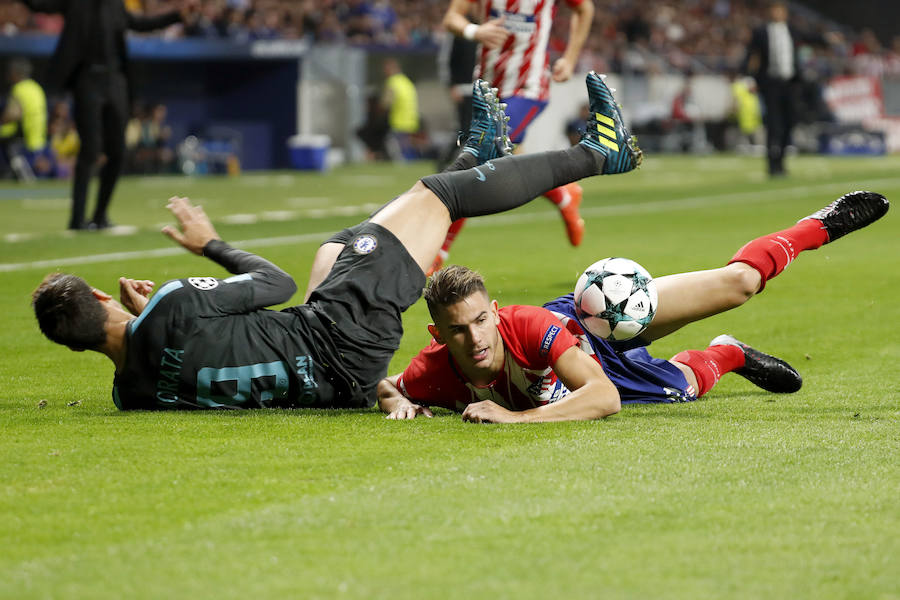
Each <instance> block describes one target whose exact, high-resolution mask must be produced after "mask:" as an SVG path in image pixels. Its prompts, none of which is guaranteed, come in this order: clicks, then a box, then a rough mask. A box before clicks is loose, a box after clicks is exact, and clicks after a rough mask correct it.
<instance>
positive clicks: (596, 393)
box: [462, 346, 622, 423]
mask: <svg viewBox="0 0 900 600" xmlns="http://www.w3.org/2000/svg"><path fill="white" fill-rule="evenodd" d="M553 370H554V371H555V372H556V375H557V376H558V377H559V379H560V381H562V383H563V384H564V385H565V386H566V387H567V388H568V389H569V390H571V391H570V393H569V394H568V395H567V396H566V397H565V398H563V399H562V400H559V401H557V402H553V403H551V404H547V405H544V406H539V407H537V408H530V409H528V410H523V411H510V410H507V409H505V408H503V407H501V406H499V405H498V404H496V403H494V402H491V401H490V400H485V401H483V402H476V403H474V404H470V405H469V406H467V407H466V409H465V410H464V411H463V414H462V418H463V420H464V421H471V422H474V423H543V422H549V421H589V420H593V419H602V418H604V417H608V416H609V415H614V414H616V413H617V412H619V410H620V409H621V408H622V404H621V402H620V400H619V392H618V391H617V390H616V386H614V385H613V383H612V382H611V381H610V380H609V378H608V377H607V376H606V374H605V373H604V372H603V368H602V367H601V366H600V364H599V363H597V361H595V360H594V359H592V358H591V357H590V356H588V355H587V354H585V353H584V352H582V351H581V350H580V349H579V348H577V347H575V346H573V347H571V348H569V349H568V350H566V351H565V352H563V353H562V355H560V357H559V360H557V361H556V363H555V364H554V365H553Z"/></svg>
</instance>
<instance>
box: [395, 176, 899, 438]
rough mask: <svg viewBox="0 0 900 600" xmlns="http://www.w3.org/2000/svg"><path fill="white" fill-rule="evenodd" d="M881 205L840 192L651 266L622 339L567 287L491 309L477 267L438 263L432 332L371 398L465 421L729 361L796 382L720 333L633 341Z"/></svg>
mask: <svg viewBox="0 0 900 600" xmlns="http://www.w3.org/2000/svg"><path fill="white" fill-rule="evenodd" d="M888 208H889V203H888V201H887V199H886V198H884V196H882V195H880V194H876V193H873V192H852V193H849V194H845V195H844V196H841V197H840V198H838V199H837V200H836V201H834V202H832V203H831V204H829V205H828V206H826V207H824V208H823V209H821V210H819V211H817V212H815V213H813V214H812V215H810V216H809V217H806V218H804V219H801V220H800V221H799V222H798V223H797V224H795V225H793V226H792V227H789V228H788V229H784V230H782V231H777V232H775V233H771V234H769V235H765V236H762V237H759V238H756V239H754V240H752V241H750V242H749V243H747V244H746V245H744V246H743V247H742V248H741V249H740V250H738V252H737V253H736V254H735V255H734V256H733V257H732V259H731V260H730V261H729V263H728V264H727V265H726V266H724V267H720V268H718V269H711V270H707V271H694V272H690V273H681V274H676V275H668V276H665V277H660V278H658V279H657V280H656V282H657V290H658V292H659V307H658V309H657V313H656V316H655V318H654V320H653V322H652V323H651V324H650V326H649V327H648V328H647V330H646V331H645V332H644V333H643V334H642V335H641V336H640V338H636V339H635V340H629V341H627V342H609V341H607V340H603V339H600V338H597V337H594V336H591V335H590V334H588V333H586V331H585V330H584V328H582V326H581V325H580V324H579V322H578V318H579V316H578V314H577V311H576V310H575V306H574V302H573V299H572V295H571V294H568V295H567V296H562V297H560V298H557V299H555V300H553V301H551V302H549V303H547V304H546V305H545V307H546V308H537V307H527V306H513V307H506V308H503V309H500V308H498V306H497V303H496V301H491V300H490V298H489V296H488V295H487V291H486V289H485V287H484V282H483V280H482V279H481V277H480V276H479V275H478V274H477V273H475V272H473V271H470V270H469V269H466V268H465V267H459V266H451V267H447V268H446V269H442V270H440V271H438V272H437V273H436V274H435V275H434V276H433V277H432V280H431V283H430V285H429V287H428V289H427V290H426V291H425V299H426V301H427V303H428V309H429V312H430V313H431V316H432V318H433V319H434V323H433V324H431V325H429V327H428V330H429V332H430V333H431V334H432V336H433V337H434V341H433V342H432V343H431V345H429V346H428V347H427V348H425V349H424V350H422V351H421V352H420V353H419V354H418V355H417V356H416V357H415V358H414V359H413V360H412V362H411V363H410V365H409V366H408V367H407V368H406V369H405V370H404V371H403V372H402V373H401V374H400V375H395V376H393V377H388V378H385V379H383V380H382V381H381V382H380V383H379V384H378V388H377V392H378V402H379V406H380V407H381V409H382V410H383V411H384V412H387V413H389V415H388V416H389V418H394V419H410V418H414V417H415V416H417V415H419V414H424V415H427V416H431V412H430V410H429V409H428V408H427V407H428V406H441V407H444V408H449V409H451V410H457V411H460V412H462V416H463V419H465V420H468V421H475V422H493V423H497V422H500V423H515V422H535V421H559V420H576V419H597V418H602V417H605V416H607V415H610V414H614V413H616V412H618V410H619V407H620V406H621V404H623V403H647V402H684V401H690V400H695V399H696V398H699V397H701V396H703V395H704V394H705V393H706V392H708V391H709V390H710V389H712V388H713V386H715V384H716V383H717V382H718V381H719V379H720V378H721V377H722V376H723V375H725V374H726V373H729V372H735V373H737V374H739V375H741V376H743V377H745V378H746V379H748V380H750V381H751V382H752V383H754V384H755V385H757V386H759V387H761V388H763V389H764V390H767V391H770V392H782V393H784V392H795V391H797V390H799V389H800V385H801V383H802V380H801V378H800V375H799V374H798V373H797V372H796V371H795V370H794V369H793V368H791V366H790V365H788V364H787V363H786V362H784V361H782V360H780V359H777V358H775V357H773V356H769V355H767V354H764V353H762V352H760V351H759V350H756V349H754V348H751V347H750V346H747V345H746V344H744V343H742V342H739V341H738V340H736V339H735V338H733V337H731V336H729V335H722V336H718V337H717V338H715V339H714V340H713V341H712V342H710V344H709V347H707V348H706V349H705V350H685V351H683V352H680V353H678V354H677V355H675V356H674V357H672V358H671V359H670V360H663V359H658V358H653V357H652V356H650V355H649V354H648V353H647V350H646V348H644V346H645V345H647V344H649V343H650V342H651V341H653V340H657V339H659V338H662V337H664V336H666V335H668V334H670V333H672V332H673V331H676V330H677V329H679V328H681V327H683V326H684V325H687V324H688V323H691V322H693V321H697V320H700V319H703V318H706V317H709V316H712V315H714V314H718V313H721V312H724V311H727V310H730V309H732V308H736V307H737V306H740V305H742V304H743V303H745V302H746V301H747V300H749V299H750V298H752V297H753V296H754V295H755V294H757V293H759V292H761V291H762V290H763V289H764V288H765V285H766V283H767V281H768V280H770V279H772V278H773V277H775V276H777V275H778V274H779V273H781V272H782V271H783V270H784V269H785V268H786V267H787V266H788V265H789V264H790V263H791V262H792V261H793V260H794V259H795V258H796V257H797V255H798V254H799V253H800V252H803V251H806V250H815V249H816V248H819V247H821V246H822V245H824V244H828V243H830V242H833V241H835V240H837V239H838V238H840V237H842V236H844V235H846V234H848V233H850V232H852V231H856V230H857V229H860V228H862V227H865V226H867V225H869V224H871V223H873V222H874V221H876V220H878V219H879V218H881V217H882V216H884V214H886V213H887V211H888ZM547 309H549V311H548V310H547ZM550 311H553V312H552V313H551V312H550ZM556 317H560V318H561V319H562V322H560V321H559V320H557V318H556ZM563 323H565V325H563ZM585 358H588V360H587V361H585V360H584V359H585ZM590 363H593V365H594V367H595V368H593V369H592V368H591V365H590ZM597 368H599V371H598V370H597Z"/></svg>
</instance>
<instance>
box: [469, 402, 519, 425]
mask: <svg viewBox="0 0 900 600" xmlns="http://www.w3.org/2000/svg"><path fill="white" fill-rule="evenodd" d="M462 419H463V421H469V422H470V423H516V422H517V421H518V413H516V412H513V411H511V410H506V409H505V408H503V407H502V406H500V405H499V404H497V403H496V402H491V401H490V400H483V401H482V402H475V403H473V404H470V405H468V406H467V407H466V409H465V410H464V411H463V414H462Z"/></svg>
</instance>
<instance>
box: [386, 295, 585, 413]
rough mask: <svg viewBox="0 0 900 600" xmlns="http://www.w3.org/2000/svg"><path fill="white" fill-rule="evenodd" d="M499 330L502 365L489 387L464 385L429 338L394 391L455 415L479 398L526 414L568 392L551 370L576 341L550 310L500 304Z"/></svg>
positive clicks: (446, 352) (444, 350) (454, 367)
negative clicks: (442, 408) (502, 305)
mask: <svg viewBox="0 0 900 600" xmlns="http://www.w3.org/2000/svg"><path fill="white" fill-rule="evenodd" d="M499 330H500V337H501V338H502V339H503V349H504V352H505V356H504V363H503V369H502V370H501V371H500V372H499V373H497V377H496V379H494V381H492V382H491V383H490V384H488V385H484V386H477V385H475V384H473V383H471V382H470V381H468V380H467V379H466V378H465V376H464V375H463V374H462V371H461V370H460V368H459V367H458V366H457V364H456V361H455V360H454V359H453V356H452V355H451V354H450V351H449V350H448V349H447V346H445V345H444V344H440V343H438V342H436V341H434V340H432V342H431V344H430V345H429V346H427V347H426V348H424V349H423V350H422V351H421V352H419V354H418V355H416V356H415V358H413V359H412V361H411V362H410V363H409V366H408V367H406V370H404V371H403V373H401V374H400V377H399V379H398V381H397V387H398V388H399V389H400V391H401V392H402V393H403V395H405V396H406V397H407V398H410V399H411V400H413V401H414V402H418V403H420V404H423V405H427V406H442V407H444V408H449V409H450V410H456V411H459V412H462V411H463V410H464V409H465V408H466V406H468V405H469V404H471V403H473V402H479V401H482V400H491V401H493V402H495V403H497V404H499V405H500V406H502V407H504V408H507V409H509V410H526V409H529V408H534V407H536V406H543V405H545V404H548V403H550V402H555V401H557V400H559V399H560V398H562V397H563V396H564V395H565V394H567V393H568V390H567V389H566V388H565V386H563V385H562V383H560V382H559V379H558V378H557V377H556V374H555V373H554V372H553V371H552V370H551V368H552V367H553V365H554V364H556V361H557V360H558V359H559V357H560V356H562V354H563V353H564V352H565V351H566V350H568V349H569V348H571V347H572V346H575V345H577V340H576V339H575V338H574V337H572V336H571V335H570V334H569V332H568V331H566V330H565V329H563V328H562V325H561V324H560V322H559V321H558V320H557V319H556V317H554V316H553V315H552V314H551V313H550V311H548V310H546V309H543V308H538V307H537V306H505V307H503V308H501V309H500V325H499Z"/></svg>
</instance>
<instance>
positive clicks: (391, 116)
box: [381, 58, 420, 160]
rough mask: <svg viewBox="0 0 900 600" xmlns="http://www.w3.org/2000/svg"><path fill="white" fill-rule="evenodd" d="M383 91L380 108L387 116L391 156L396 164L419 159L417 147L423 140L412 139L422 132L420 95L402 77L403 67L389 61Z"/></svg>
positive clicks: (391, 60) (407, 80) (403, 76)
mask: <svg viewBox="0 0 900 600" xmlns="http://www.w3.org/2000/svg"><path fill="white" fill-rule="evenodd" d="M382 69H383V71H384V76H385V81H384V91H383V92H382V96H381V104H382V106H384V108H385V109H386V110H387V113H388V128H389V130H390V135H389V139H388V144H389V145H388V153H389V154H390V156H391V158H392V159H394V160H400V159H411V158H417V157H418V152H417V151H416V146H417V145H418V143H420V140H415V141H416V142H417V144H414V143H413V142H414V140H413V135H414V134H416V133H418V132H419V95H418V92H416V86H415V85H414V84H413V82H412V81H410V79H409V77H407V76H406V75H404V74H403V71H402V70H401V69H400V63H399V62H397V60H396V59H393V58H388V59H386V60H385V61H384V64H383V65H382Z"/></svg>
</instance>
